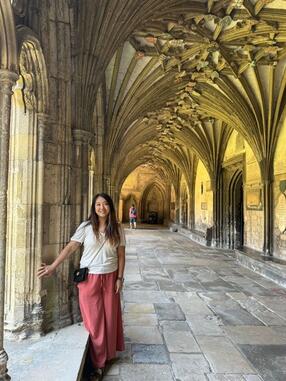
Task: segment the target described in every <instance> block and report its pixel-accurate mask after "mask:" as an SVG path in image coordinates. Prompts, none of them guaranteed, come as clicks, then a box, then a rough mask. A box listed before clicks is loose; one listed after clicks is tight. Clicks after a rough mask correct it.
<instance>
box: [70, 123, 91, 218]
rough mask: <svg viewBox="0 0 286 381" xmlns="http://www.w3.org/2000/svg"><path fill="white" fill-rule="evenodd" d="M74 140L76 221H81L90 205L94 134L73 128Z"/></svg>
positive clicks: (85, 216)
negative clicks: (89, 155)
mask: <svg viewBox="0 0 286 381" xmlns="http://www.w3.org/2000/svg"><path fill="white" fill-rule="evenodd" d="M72 133H73V142H74V163H73V164H74V170H75V172H76V174H75V177H74V180H75V184H74V185H75V192H76V195H75V202H76V210H77V214H76V223H77V224H78V223H80V222H81V221H83V220H84V219H86V218H87V215H88V211H89V207H90V205H88V192H89V163H88V159H89V158H88V153H89V151H88V144H89V142H90V141H91V139H92V138H93V135H92V134H91V133H90V132H88V131H85V130H73V132H72Z"/></svg>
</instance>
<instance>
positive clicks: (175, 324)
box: [159, 320, 190, 332]
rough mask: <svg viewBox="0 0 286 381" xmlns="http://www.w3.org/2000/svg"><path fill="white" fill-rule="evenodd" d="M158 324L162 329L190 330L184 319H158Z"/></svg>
mask: <svg viewBox="0 0 286 381" xmlns="http://www.w3.org/2000/svg"><path fill="white" fill-rule="evenodd" d="M159 324H160V326H161V327H162V328H163V330H164V329H166V330H171V331H183V332H190V327H189V326H188V323H187V322H186V321H172V320H160V321H159Z"/></svg>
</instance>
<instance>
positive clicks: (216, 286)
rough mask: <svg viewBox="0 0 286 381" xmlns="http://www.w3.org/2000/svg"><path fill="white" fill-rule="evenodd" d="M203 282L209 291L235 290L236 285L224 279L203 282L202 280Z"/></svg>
mask: <svg viewBox="0 0 286 381" xmlns="http://www.w3.org/2000/svg"><path fill="white" fill-rule="evenodd" d="M201 284H202V285H203V286H204V288H205V289H207V290H209V291H225V292H230V291H233V290H234V287H233V286H231V285H230V284H228V283H227V282H224V281H223V280H222V279H218V280H214V281H212V282H203V281H201Z"/></svg>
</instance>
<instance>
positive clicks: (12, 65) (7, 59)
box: [0, 0, 18, 72]
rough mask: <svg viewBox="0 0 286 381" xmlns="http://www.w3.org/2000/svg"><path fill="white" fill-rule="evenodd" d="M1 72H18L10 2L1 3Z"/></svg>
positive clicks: (5, 0) (4, 0)
mask: <svg viewBox="0 0 286 381" xmlns="http://www.w3.org/2000/svg"><path fill="white" fill-rule="evenodd" d="M0 52H1V54H0V70H9V71H12V72H17V71H18V60H17V43H16V31H15V23H14V15H13V10H12V6H11V2H10V1H9V0H1V2H0Z"/></svg>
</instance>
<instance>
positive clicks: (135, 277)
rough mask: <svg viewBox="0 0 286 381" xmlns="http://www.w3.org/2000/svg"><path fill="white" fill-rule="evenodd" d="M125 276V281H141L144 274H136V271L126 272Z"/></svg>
mask: <svg viewBox="0 0 286 381" xmlns="http://www.w3.org/2000/svg"><path fill="white" fill-rule="evenodd" d="M124 278H125V282H126V283H127V282H140V281H141V280H142V276H141V274H139V273H138V274H136V273H132V274H127V273H125V274H124ZM126 288H127V287H125V286H124V289H126Z"/></svg>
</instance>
